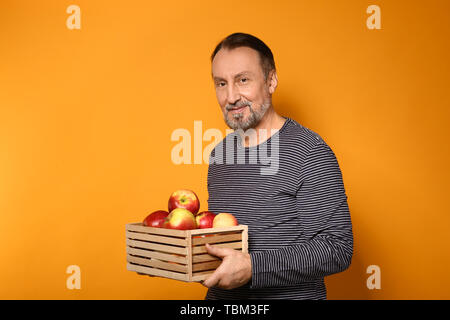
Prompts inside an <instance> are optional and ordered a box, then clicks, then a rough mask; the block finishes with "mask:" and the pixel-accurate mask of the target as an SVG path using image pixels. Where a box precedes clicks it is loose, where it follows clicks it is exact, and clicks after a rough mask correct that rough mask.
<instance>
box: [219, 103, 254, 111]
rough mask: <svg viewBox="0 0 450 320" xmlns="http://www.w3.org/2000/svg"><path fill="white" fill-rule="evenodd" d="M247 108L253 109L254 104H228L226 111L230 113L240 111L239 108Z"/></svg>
mask: <svg viewBox="0 0 450 320" xmlns="http://www.w3.org/2000/svg"><path fill="white" fill-rule="evenodd" d="M246 106H248V107H250V109H251V107H252V103H251V102H250V101H238V102H236V103H235V104H227V105H226V106H225V110H227V111H230V110H233V109H238V108H241V107H246Z"/></svg>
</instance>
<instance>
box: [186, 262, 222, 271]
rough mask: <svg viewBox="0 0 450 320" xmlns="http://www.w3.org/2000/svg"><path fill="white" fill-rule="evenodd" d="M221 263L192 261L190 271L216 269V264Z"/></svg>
mask: <svg viewBox="0 0 450 320" xmlns="http://www.w3.org/2000/svg"><path fill="white" fill-rule="evenodd" d="M221 263H222V261H221V260H220V261H210V262H202V263H194V264H193V265H192V271H193V272H196V271H204V270H212V269H217V267H218V266H220V264H221Z"/></svg>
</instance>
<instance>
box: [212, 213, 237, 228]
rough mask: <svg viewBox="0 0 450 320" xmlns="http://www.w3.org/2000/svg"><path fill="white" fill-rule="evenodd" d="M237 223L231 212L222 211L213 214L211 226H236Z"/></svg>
mask: <svg viewBox="0 0 450 320" xmlns="http://www.w3.org/2000/svg"><path fill="white" fill-rule="evenodd" d="M238 224H239V223H238V221H237V219H236V217H235V216H233V215H232V214H231V213H227V212H222V213H219V214H218V215H216V216H215V218H214V221H213V228H220V227H232V226H237V225H238Z"/></svg>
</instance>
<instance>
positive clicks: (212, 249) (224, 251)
mask: <svg viewBox="0 0 450 320" xmlns="http://www.w3.org/2000/svg"><path fill="white" fill-rule="evenodd" d="M205 247H206V251H207V252H208V253H209V254H211V255H213V256H216V257H219V258H221V259H223V258H225V257H226V256H227V255H229V254H230V253H231V252H232V251H231V252H230V248H220V247H216V246H212V245H210V244H209V243H207V244H206V245H205Z"/></svg>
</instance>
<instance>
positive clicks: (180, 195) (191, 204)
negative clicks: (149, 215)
mask: <svg viewBox="0 0 450 320" xmlns="http://www.w3.org/2000/svg"><path fill="white" fill-rule="evenodd" d="M176 208H183V209H186V210H189V211H190V212H192V214H193V215H196V214H197V212H198V209H200V200H198V197H197V195H196V194H195V193H194V191H191V190H185V189H181V190H177V191H175V192H174V193H172V195H171V196H170V198H169V212H171V211H172V210H173V209H176Z"/></svg>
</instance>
